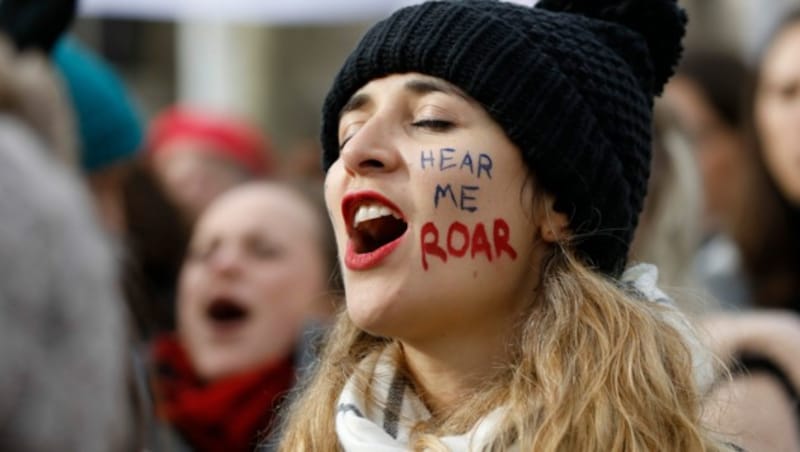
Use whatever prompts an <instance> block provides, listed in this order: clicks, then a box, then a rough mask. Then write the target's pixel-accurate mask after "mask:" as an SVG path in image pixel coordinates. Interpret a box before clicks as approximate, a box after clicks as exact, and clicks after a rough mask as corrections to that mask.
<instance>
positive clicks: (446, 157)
mask: <svg viewBox="0 0 800 452" xmlns="http://www.w3.org/2000/svg"><path fill="white" fill-rule="evenodd" d="M455 153H456V150H455V149H453V148H441V149H439V152H438V154H436V153H434V151H427V155H426V153H425V151H422V152H420V154H419V159H420V164H421V165H422V169H425V168H426V164H427V167H430V168H436V156H438V157H439V171H445V170H449V169H451V168H456V167H457V168H458V169H459V170H463V169H467V170H469V173H470V174H475V177H477V178H478V179H480V177H481V174H482V173H486V177H488V178H489V179H491V178H492V158H491V157H489V155H488V154H484V153H480V154H478V161H477V162H475V161H473V159H472V155H470V153H469V151H467V152H466V153H464V155H463V156H462V157H461V159H460V161H459V160H456V158H455V157H454V156H453V154H455Z"/></svg>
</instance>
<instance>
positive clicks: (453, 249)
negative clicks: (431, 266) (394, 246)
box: [420, 218, 517, 270]
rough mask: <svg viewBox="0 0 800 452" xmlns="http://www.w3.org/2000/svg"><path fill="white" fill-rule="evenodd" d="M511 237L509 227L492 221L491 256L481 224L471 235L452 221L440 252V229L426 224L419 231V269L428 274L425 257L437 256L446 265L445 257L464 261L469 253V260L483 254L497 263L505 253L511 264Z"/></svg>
mask: <svg viewBox="0 0 800 452" xmlns="http://www.w3.org/2000/svg"><path fill="white" fill-rule="evenodd" d="M510 237H511V234H510V233H509V230H508V223H506V221H505V220H503V219H502V218H498V219H496V220H494V228H493V229H492V241H493V242H494V254H492V246H491V245H490V243H489V238H488V237H487V235H486V228H485V227H484V226H483V223H482V222H478V223H477V224H476V225H475V227H474V229H473V230H472V232H471V233H470V230H469V228H468V227H467V226H466V225H465V224H463V223H461V222H458V221H454V222H453V223H451V224H450V227H449V228H448V229H447V240H445V243H443V245H445V246H446V248H442V246H440V245H439V229H438V228H437V227H436V225H435V224H433V222H431V221H429V222H427V223H425V224H424V225H423V226H422V230H421V231H420V241H421V244H422V268H423V269H425V270H428V255H432V256H436V257H438V258H439V259H441V260H442V262H447V258H448V256H450V257H458V258H460V257H464V256H465V255H466V254H467V251H468V250H469V255H470V258H472V259H475V256H477V255H479V254H483V255H485V256H486V259H488V260H489V262H491V261H492V259H493V258H498V259H499V258H500V256H502V255H503V253H506V254H508V255H509V257H511V260H514V259H516V258H517V252H516V251H515V250H514V248H513V247H511V244H510V243H508V240H509V238H510Z"/></svg>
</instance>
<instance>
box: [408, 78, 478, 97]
mask: <svg viewBox="0 0 800 452" xmlns="http://www.w3.org/2000/svg"><path fill="white" fill-rule="evenodd" d="M405 88H406V89H407V90H409V91H411V92H413V93H415V94H419V95H423V94H429V93H444V94H452V95H454V96H458V97H463V98H464V99H466V100H469V97H467V95H466V94H464V92H463V91H461V90H460V89H458V88H456V87H455V86H453V85H451V84H449V83H446V82H443V81H441V80H437V79H433V78H415V79H412V80H409V81H407V82H406V84H405Z"/></svg>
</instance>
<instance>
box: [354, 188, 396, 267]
mask: <svg viewBox="0 0 800 452" xmlns="http://www.w3.org/2000/svg"><path fill="white" fill-rule="evenodd" d="M342 213H343V215H344V219H345V222H346V226H347V235H348V237H349V238H350V240H349V241H348V244H347V253H346V255H345V265H347V267H348V268H350V269H351V270H366V269H368V268H372V267H374V266H376V265H378V264H379V263H380V261H381V260H383V259H384V258H385V257H386V256H388V255H389V254H390V253H391V252H392V251H394V249H395V248H396V247H397V246H398V245H399V244H400V242H401V239H402V238H403V236H404V235H405V232H406V231H407V230H408V223H407V222H406V221H405V219H404V217H403V214H402V213H401V212H400V210H399V209H398V208H397V207H395V205H394V204H392V203H391V201H389V200H388V199H386V198H385V197H383V196H381V195H379V194H377V193H374V192H360V193H355V194H353V195H348V196H346V197H345V198H344V200H343V201H342Z"/></svg>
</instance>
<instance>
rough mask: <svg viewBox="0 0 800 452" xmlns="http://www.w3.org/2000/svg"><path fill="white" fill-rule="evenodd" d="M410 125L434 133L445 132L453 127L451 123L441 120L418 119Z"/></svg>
mask: <svg viewBox="0 0 800 452" xmlns="http://www.w3.org/2000/svg"><path fill="white" fill-rule="evenodd" d="M411 125H412V126H414V127H420V128H423V129H429V130H432V131H434V132H446V131H448V130H450V129H452V128H453V127H454V126H455V124H453V123H452V122H450V121H445V120H443V119H420V120H419V121H415V122H412V123H411Z"/></svg>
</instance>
